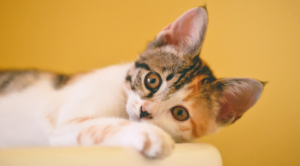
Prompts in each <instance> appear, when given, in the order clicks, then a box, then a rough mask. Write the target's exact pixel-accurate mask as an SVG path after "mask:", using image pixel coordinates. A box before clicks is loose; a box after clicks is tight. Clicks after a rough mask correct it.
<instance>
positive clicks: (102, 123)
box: [0, 7, 263, 157]
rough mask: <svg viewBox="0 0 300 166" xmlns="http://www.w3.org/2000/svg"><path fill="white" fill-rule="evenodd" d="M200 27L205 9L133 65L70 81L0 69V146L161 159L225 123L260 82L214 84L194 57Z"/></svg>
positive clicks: (189, 15) (251, 100)
mask: <svg viewBox="0 0 300 166" xmlns="http://www.w3.org/2000/svg"><path fill="white" fill-rule="evenodd" d="M206 27H207V13H206V9H205V8H202V7H198V8H194V9H191V10H189V11H187V12H186V13H184V14H183V15H182V16H180V17H179V18H178V19H177V20H176V21H175V22H173V23H171V24H170V25H168V26H167V27H165V28H164V29H163V30H162V31H161V32H160V33H159V34H158V36H157V37H156V39H155V40H154V41H153V42H151V43H150V44H149V45H148V47H147V49H146V50H145V51H144V52H143V53H141V55H140V56H139V58H138V60H137V61H136V62H135V63H130V64H125V65H116V66H111V67H107V68H104V69H100V70H96V71H93V72H89V73H81V74H75V75H70V76H68V75H59V74H55V73H51V72H46V71H36V70H27V71H2V72H1V73H0V147H11V146H14V147H16V146H47V145H54V146H76V145H110V146H130V147H133V148H135V149H137V150H138V151H140V152H141V153H143V154H144V155H146V156H148V157H165V156H167V155H168V154H170V152H171V151H172V149H173V147H174V141H173V140H175V141H176V142H186V141H190V140H192V139H194V138H198V137H201V136H203V135H206V134H209V133H213V132H215V131H217V130H218V129H219V128H220V127H222V126H225V125H229V124H231V123H233V122H234V121H236V120H237V119H238V118H240V117H241V116H242V115H243V113H244V112H245V111H246V110H248V109H249V108H250V107H251V106H252V105H254V104H255V103H256V101H257V100H258V98H259V97H260V95H261V93H262V90H263V84H262V83H261V82H260V81H257V80H256V79H251V78H226V79H216V77H215V76H214V75H213V73H212V71H211V70H210V68H209V67H208V65H207V64H206V62H205V61H203V60H202V59H200V58H199V53H200V49H201V46H202V43H203V39H204V35H205V31H206ZM151 72H155V73H156V74H155V73H154V75H153V73H152V75H150V76H154V77H155V79H154V80H152V82H151V79H152V78H153V77H150V76H149V73H151ZM145 77H147V78H146V79H145ZM148 77H149V80H148ZM150 78H151V79H150ZM159 80H161V82H156V81H159ZM148 81H150V83H149V84H148ZM156 83H157V84H156ZM158 83H159V84H158ZM146 84H147V85H146ZM154 85H155V88H153V87H151V88H149V86H154ZM175 106H180V107H175ZM177 108H178V109H177ZM174 110H176V111H178V112H176V111H175V113H174ZM184 110H186V111H184ZM175 117H176V118H175Z"/></svg>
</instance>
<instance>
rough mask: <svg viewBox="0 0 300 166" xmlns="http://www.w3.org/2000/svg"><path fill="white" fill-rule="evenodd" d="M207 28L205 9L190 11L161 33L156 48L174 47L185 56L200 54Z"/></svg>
mask: <svg viewBox="0 0 300 166" xmlns="http://www.w3.org/2000/svg"><path fill="white" fill-rule="evenodd" d="M206 27H207V12H206V9H205V8H202V7H197V8H194V9H191V10H188V11H187V12H185V13H184V14H182V15H181V16H180V17H179V18H177V19H176V20H175V21H174V22H173V23H171V24H169V25H168V26H166V27H165V28H163V29H162V30H161V32H159V34H158V35H157V37H156V39H155V40H154V42H153V43H151V44H150V47H151V46H154V47H172V48H173V49H175V50H176V51H177V52H182V53H184V54H193V55H195V54H198V53H199V51H200V47H201V45H202V42H203V39H204V36H205V32H206Z"/></svg>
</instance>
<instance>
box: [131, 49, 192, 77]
mask: <svg viewBox="0 0 300 166" xmlns="http://www.w3.org/2000/svg"><path fill="white" fill-rule="evenodd" d="M136 63H145V64H147V65H148V67H149V69H150V70H156V71H157V72H169V71H174V70H176V68H178V67H180V66H184V65H186V64H187V63H188V62H187V61H186V60H185V59H183V58H180V57H179V56H178V55H176V53H174V52H168V51H163V50H161V49H154V50H146V51H144V52H143V53H141V55H140V56H139V58H138V60H137V61H136ZM175 72H176V71H175Z"/></svg>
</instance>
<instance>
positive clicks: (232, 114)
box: [212, 78, 264, 126]
mask: <svg viewBox="0 0 300 166" xmlns="http://www.w3.org/2000/svg"><path fill="white" fill-rule="evenodd" d="M212 86H213V88H214V92H213V94H214V96H215V98H216V100H217V102H218V104H219V106H220V110H219V112H218V115H217V118H216V120H217V123H219V124H220V125H223V126H224V125H229V124H232V123H233V122H235V121H236V120H238V119H239V118H240V117H241V116H242V115H243V114H244V113H245V112H246V111H247V110H248V109H249V108H251V107H252V106H253V105H254V104H255V103H256V102H257V100H258V99H259V97H260V95H261V93H262V91H263V87H264V84H263V83H262V82H260V81H258V80H256V79H251V78H227V79H220V80H217V81H216V82H214V83H213V84H212Z"/></svg>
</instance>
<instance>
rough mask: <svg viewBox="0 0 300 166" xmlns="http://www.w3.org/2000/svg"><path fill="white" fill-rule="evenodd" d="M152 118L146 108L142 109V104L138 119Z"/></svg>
mask: <svg viewBox="0 0 300 166" xmlns="http://www.w3.org/2000/svg"><path fill="white" fill-rule="evenodd" d="M142 118H145V119H152V115H151V114H150V113H148V112H147V110H143V106H141V113H140V119H142Z"/></svg>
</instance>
